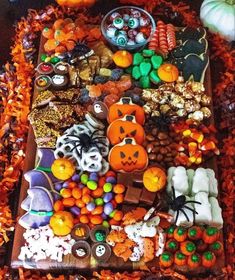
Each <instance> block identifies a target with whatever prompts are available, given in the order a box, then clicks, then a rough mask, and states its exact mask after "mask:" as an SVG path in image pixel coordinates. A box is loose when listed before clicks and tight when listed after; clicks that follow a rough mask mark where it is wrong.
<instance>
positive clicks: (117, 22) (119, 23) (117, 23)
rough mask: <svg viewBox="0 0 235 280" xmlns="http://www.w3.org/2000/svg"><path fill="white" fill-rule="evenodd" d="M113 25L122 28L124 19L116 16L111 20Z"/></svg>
mask: <svg viewBox="0 0 235 280" xmlns="http://www.w3.org/2000/svg"><path fill="white" fill-rule="evenodd" d="M113 26H114V27H116V28H117V29H122V28H123V26H124V20H123V19H122V18H121V17H116V18H115V19H114V20H113Z"/></svg>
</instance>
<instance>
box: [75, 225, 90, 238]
mask: <svg viewBox="0 0 235 280" xmlns="http://www.w3.org/2000/svg"><path fill="white" fill-rule="evenodd" d="M78 228H84V230H85V234H84V236H83V237H82V236H78V235H76V230H77V229H78ZM89 233H90V228H89V227H88V225H86V224H81V223H79V224H76V225H75V226H74V227H73V229H72V231H71V236H72V238H73V239H75V240H76V241H77V240H86V239H88V237H89Z"/></svg>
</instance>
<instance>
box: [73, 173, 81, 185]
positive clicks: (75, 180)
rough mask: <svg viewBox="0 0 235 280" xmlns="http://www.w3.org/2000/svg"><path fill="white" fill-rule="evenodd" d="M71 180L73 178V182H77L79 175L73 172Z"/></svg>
mask: <svg viewBox="0 0 235 280" xmlns="http://www.w3.org/2000/svg"><path fill="white" fill-rule="evenodd" d="M72 180H73V181H74V182H76V183H78V182H79V181H80V176H79V175H78V174H74V175H73V176H72Z"/></svg>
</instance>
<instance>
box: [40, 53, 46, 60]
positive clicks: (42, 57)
mask: <svg viewBox="0 0 235 280" xmlns="http://www.w3.org/2000/svg"><path fill="white" fill-rule="evenodd" d="M46 58H47V55H46V54H45V53H43V54H42V55H41V61H45V60H46Z"/></svg>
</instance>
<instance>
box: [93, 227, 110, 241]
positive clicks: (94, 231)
mask: <svg viewBox="0 0 235 280" xmlns="http://www.w3.org/2000/svg"><path fill="white" fill-rule="evenodd" d="M99 230H100V231H104V233H105V239H104V240H97V239H96V237H95V234H96V232H97V231H99ZM108 234H109V229H108V228H107V227H104V226H102V225H97V226H95V227H93V229H92V230H91V231H90V238H91V240H92V241H93V242H105V240H106V237H107V235H108Z"/></svg>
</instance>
